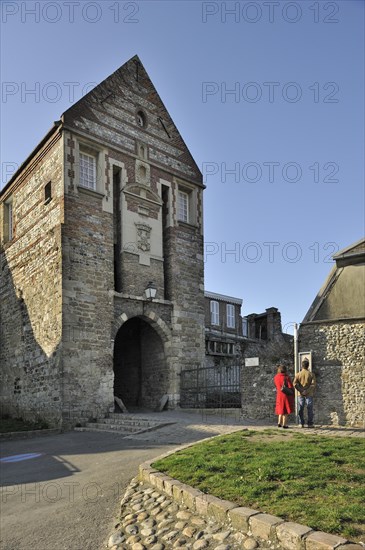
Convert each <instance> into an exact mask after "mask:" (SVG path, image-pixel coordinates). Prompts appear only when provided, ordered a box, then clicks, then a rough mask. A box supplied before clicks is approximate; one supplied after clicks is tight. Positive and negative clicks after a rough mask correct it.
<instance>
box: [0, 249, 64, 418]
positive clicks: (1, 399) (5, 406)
mask: <svg viewBox="0 0 365 550" xmlns="http://www.w3.org/2000/svg"><path fill="white" fill-rule="evenodd" d="M28 267H29V266H28ZM17 268H19V269H17V273H19V279H20V277H24V273H25V272H26V270H27V265H24V266H19V265H17ZM0 270H1V271H0V273H1V278H0V366H1V389H0V413H1V414H2V415H3V414H8V415H10V416H11V417H14V418H19V417H22V418H23V419H24V420H30V421H34V420H42V421H45V422H47V423H48V425H49V426H50V427H60V426H61V423H62V415H61V407H62V405H61V403H62V386H61V384H62V381H61V378H62V375H61V353H60V334H61V328H60V327H58V326H57V324H56V314H55V315H54V316H53V317H52V316H51V315H49V312H48V311H47V309H46V312H45V311H44V310H42V308H41V301H42V300H43V301H44V302H45V301H46V300H48V301H49V302H51V306H52V298H51V299H49V298H47V295H46V294H45V292H44V293H42V288H40V287H41V286H42V282H41V281H40V279H39V274H38V273H35V274H34V275H30V274H29V271H30V269H29V271H28V281H27V284H26V285H24V287H25V288H24V290H23V289H22V287H21V283H20V282H19V284H17V282H16V281H14V279H13V274H12V272H11V269H10V267H9V264H8V261H7V257H6V252H5V251H4V250H3V249H2V250H1V251H0ZM43 290H44V291H45V290H46V289H43ZM40 294H42V295H41V296H40ZM41 342H42V344H41Z"/></svg>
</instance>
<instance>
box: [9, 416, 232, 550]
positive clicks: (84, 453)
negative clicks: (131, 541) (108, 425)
mask: <svg viewBox="0 0 365 550" xmlns="http://www.w3.org/2000/svg"><path fill="white" fill-rule="evenodd" d="M152 416H153V417H154V418H155V419H157V418H156V415H152ZM157 417H158V419H162V417H164V418H163V420H168V421H172V422H176V424H171V425H169V426H166V427H164V428H161V429H160V430H156V431H153V432H148V433H146V434H139V435H138V436H134V437H133V436H131V437H128V438H122V437H121V436H119V435H117V434H113V433H96V432H68V433H64V434H60V435H54V436H48V437H36V438H34V439H26V440H15V441H3V442H2V443H1V457H2V458H5V460H11V462H4V461H2V462H1V463H0V466H1V478H0V481H1V535H0V541H1V542H0V548H1V550H15V549H16V550H25V549H27V550H29V549H36V550H81V549H82V550H88V549H90V550H91V549H92V550H97V549H99V548H102V547H103V544H104V543H105V541H106V540H107V538H108V535H109V534H110V532H111V529H112V526H113V520H114V518H115V517H116V516H117V515H118V514H119V512H120V506H119V502H120V499H121V496H122V495H123V493H124V489H125V488H126V487H127V485H128V483H129V481H130V480H131V479H132V477H134V476H135V475H136V474H137V471H138V465H139V464H140V463H141V462H144V461H145V460H148V459H151V458H154V457H155V456H158V455H160V454H162V453H164V452H167V451H168V450H171V449H173V448H176V447H177V446H178V445H179V444H181V443H188V442H192V441H197V440H199V439H203V438H205V437H210V436H213V435H216V434H219V433H227V432H229V431H232V430H234V429H237V427H238V426H239V425H240V424H239V421H238V419H236V420H235V419H233V420H232V419H228V420H227V419H226V418H220V417H218V418H217V417H214V418H211V419H209V418H203V417H201V416H200V415H196V414H192V415H189V414H187V415H184V414H180V415H179V414H174V412H173V411H171V413H169V412H166V413H162V415H157ZM32 454H34V455H37V456H32ZM22 455H29V457H28V459H25V458H26V457H25V456H22ZM9 457H14V458H9Z"/></svg>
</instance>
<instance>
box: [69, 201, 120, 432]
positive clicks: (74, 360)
mask: <svg viewBox="0 0 365 550" xmlns="http://www.w3.org/2000/svg"><path fill="white" fill-rule="evenodd" d="M62 250H63V377H64V399H63V418H64V422H65V424H68V423H75V422H82V421H85V419H88V418H89V417H94V418H95V417H97V416H103V415H104V414H106V413H107V412H108V411H109V408H110V407H112V406H113V379H114V377H113V357H112V353H113V351H112V344H111V324H112V320H113V290H112V289H113V285H114V281H113V277H114V267H113V222H112V215H111V214H109V213H108V212H105V211H104V210H103V208H102V201H101V198H100V197H99V196H98V195H97V194H93V193H92V192H85V191H82V190H79V192H78V193H77V194H73V193H71V192H69V193H68V194H67V196H66V198H65V224H64V226H63V230H62Z"/></svg>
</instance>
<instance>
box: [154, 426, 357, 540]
mask: <svg viewBox="0 0 365 550" xmlns="http://www.w3.org/2000/svg"><path fill="white" fill-rule="evenodd" d="M153 467H154V468H156V469H157V470H159V471H161V472H165V473H166V474H167V475H169V476H171V477H173V478H175V479H178V480H179V481H182V482H183V483H187V484H188V485H192V486H194V487H195V488H196V489H200V490H201V491H203V492H204V493H210V494H212V495H214V496H216V497H219V498H223V499H226V500H231V501H233V502H235V503H236V504H237V505H238V506H248V507H251V508H257V509H259V510H260V511H262V512H266V513H269V514H273V515H277V516H280V517H282V518H283V519H285V520H286V521H294V522H298V523H302V524H305V525H309V526H310V527H312V528H313V529H317V530H321V531H325V532H328V533H333V534H340V535H342V536H344V537H347V538H349V539H350V540H353V541H365V518H364V502H365V440H361V439H357V438H349V437H321V436H319V435H313V436H310V435H303V434H298V433H293V432H292V433H287V432H286V433H285V434H284V433H280V434H279V433H278V432H276V431H274V430H265V431H260V432H258V431H251V430H244V431H242V432H236V433H234V434H231V435H227V436H221V437H218V438H215V439H212V440H210V441H206V442H203V443H199V444H197V445H194V446H193V447H190V448H187V449H185V450H182V451H178V452H176V453H175V454H174V455H171V456H170V457H167V458H164V459H163V460H158V461H156V462H155V463H154V464H153Z"/></svg>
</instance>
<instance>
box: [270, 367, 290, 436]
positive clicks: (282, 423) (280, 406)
mask: <svg viewBox="0 0 365 550" xmlns="http://www.w3.org/2000/svg"><path fill="white" fill-rule="evenodd" d="M284 380H285V381H286V385H287V387H288V388H293V383H292V381H291V379H290V376H288V374H287V372H286V367H285V366H284V365H279V367H278V372H277V374H276V375H275V376H274V384H275V387H276V406H275V414H277V415H278V428H281V427H283V428H289V426H288V425H287V423H286V422H287V415H288V414H290V413H292V412H293V411H294V392H293V395H286V394H285V393H283V392H282V391H281V388H282V385H283V384H284Z"/></svg>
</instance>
